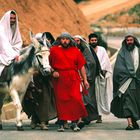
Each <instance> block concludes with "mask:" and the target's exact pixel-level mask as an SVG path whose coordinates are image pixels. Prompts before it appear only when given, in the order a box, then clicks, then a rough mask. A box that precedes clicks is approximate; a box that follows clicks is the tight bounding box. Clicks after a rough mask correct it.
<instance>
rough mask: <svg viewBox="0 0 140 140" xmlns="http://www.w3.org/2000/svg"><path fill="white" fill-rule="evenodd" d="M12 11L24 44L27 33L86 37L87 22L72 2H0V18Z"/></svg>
mask: <svg viewBox="0 0 140 140" xmlns="http://www.w3.org/2000/svg"><path fill="white" fill-rule="evenodd" d="M11 9H14V10H16V11H17V13H18V16H19V24H20V25H19V26H20V30H21V33H22V38H23V40H24V43H29V31H30V30H32V31H33V32H34V33H38V32H45V31H50V32H51V33H52V34H53V35H54V36H55V37H56V36H58V35H59V34H60V33H61V32H63V31H68V32H70V33H71V34H72V35H75V34H80V35H83V36H87V34H88V33H89V32H90V28H89V25H88V22H87V21H86V19H85V17H84V15H83V13H82V12H81V11H80V10H79V8H78V6H77V5H76V3H75V2H74V1H73V0H0V18H1V17H2V16H3V14H4V13H5V12H6V11H8V10H11Z"/></svg>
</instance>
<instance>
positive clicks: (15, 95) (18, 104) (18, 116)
mask: <svg viewBox="0 0 140 140" xmlns="http://www.w3.org/2000/svg"><path fill="white" fill-rule="evenodd" d="M10 95H11V97H12V99H13V102H14V104H15V106H16V121H17V130H19V131H22V130H23V128H22V120H21V110H22V105H21V102H20V99H19V95H18V92H17V91H16V90H15V89H12V90H11V92H10Z"/></svg>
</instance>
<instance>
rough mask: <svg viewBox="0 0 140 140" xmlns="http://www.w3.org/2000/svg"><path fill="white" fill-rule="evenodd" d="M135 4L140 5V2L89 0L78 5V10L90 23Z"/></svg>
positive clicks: (133, 0)
mask: <svg viewBox="0 0 140 140" xmlns="http://www.w3.org/2000/svg"><path fill="white" fill-rule="evenodd" d="M137 3H140V0H91V1H89V2H83V3H81V4H79V8H80V9H81V10H82V12H83V13H84V15H85V16H86V18H87V20H88V21H90V22H91V23H92V22H95V21H97V20H98V19H100V18H101V17H103V16H105V15H107V14H110V13H114V12H117V11H120V10H122V9H128V8H130V7H132V6H134V5H135V4H137Z"/></svg>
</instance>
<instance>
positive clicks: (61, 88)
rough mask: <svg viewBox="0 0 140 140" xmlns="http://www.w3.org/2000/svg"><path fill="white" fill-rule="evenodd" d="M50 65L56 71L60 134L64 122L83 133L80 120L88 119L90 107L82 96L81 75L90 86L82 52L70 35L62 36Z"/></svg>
mask: <svg viewBox="0 0 140 140" xmlns="http://www.w3.org/2000/svg"><path fill="white" fill-rule="evenodd" d="M49 61H50V65H51V67H52V68H53V79H52V80H53V81H52V83H53V87H54V93H55V100H56V108H57V114H58V119H59V126H60V127H59V129H58V131H64V122H65V121H68V120H70V121H72V126H71V128H72V130H73V131H79V130H80V129H79V128H78V127H77V120H79V118H84V117H86V116H87V112H86V108H85V106H84V103H83V101H82V95H81V93H80V83H81V79H80V76H79V71H80V74H81V76H82V78H83V83H84V86H85V87H86V88H89V83H88V81H87V77H86V71H85V67H84V64H85V63H86V62H85V60H84V57H83V55H82V53H81V52H80V51H79V50H78V49H77V48H76V47H75V46H74V42H73V39H72V37H71V35H70V34H68V33H62V34H61V35H60V36H59V40H57V45H56V46H53V47H52V48H51V49H50V56H49Z"/></svg>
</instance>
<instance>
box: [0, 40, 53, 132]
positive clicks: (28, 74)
mask: <svg viewBox="0 0 140 140" xmlns="http://www.w3.org/2000/svg"><path fill="white" fill-rule="evenodd" d="M32 42H34V44H31V45H29V46H27V47H25V48H24V49H22V50H21V52H20V56H19V57H18V58H16V59H15V60H14V61H13V63H12V64H11V65H10V73H11V74H10V79H8V80H7V81H6V82H1V85H0V98H2V99H3V97H4V94H6V93H9V94H10V96H11V98H12V100H13V103H14V105H15V106H16V125H17V130H19V131H22V130H24V129H23V127H22V120H21V111H22V105H21V103H22V100H23V98H24V95H25V93H26V90H27V87H28V85H29V83H30V81H31V80H32V76H33V74H34V72H36V71H41V72H42V73H50V72H51V68H50V65H49V62H48V60H46V58H47V56H48V55H49V53H48V50H49V48H48V47H47V46H46V47H41V46H40V45H39V43H38V41H37V40H36V39H35V38H32ZM0 100H1V99H0ZM2 105H3V102H2V101H0V122H1V109H2ZM0 129H2V123H1V124H0Z"/></svg>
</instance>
